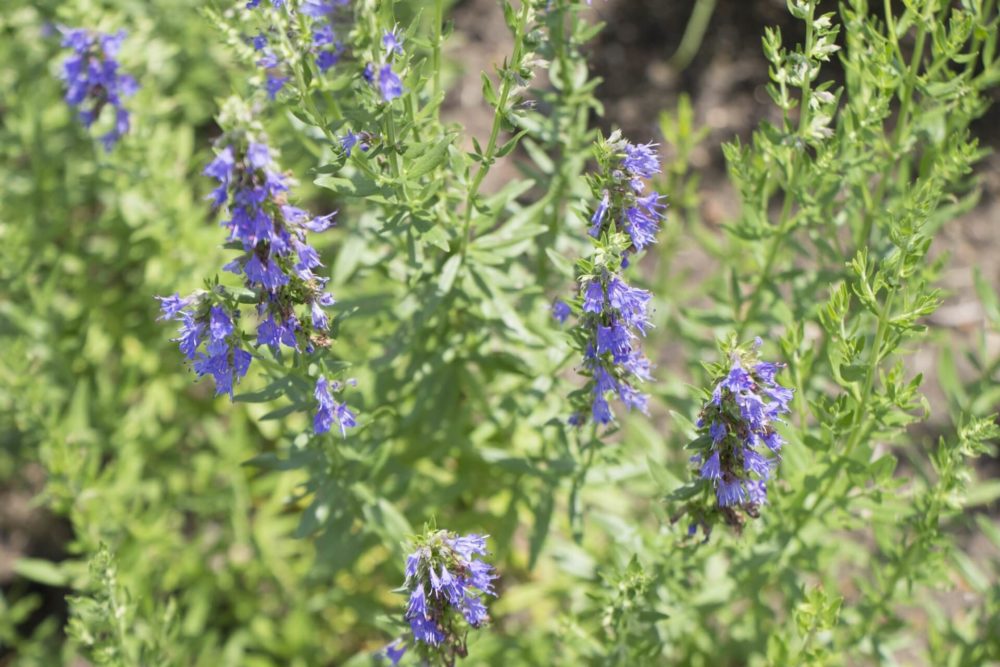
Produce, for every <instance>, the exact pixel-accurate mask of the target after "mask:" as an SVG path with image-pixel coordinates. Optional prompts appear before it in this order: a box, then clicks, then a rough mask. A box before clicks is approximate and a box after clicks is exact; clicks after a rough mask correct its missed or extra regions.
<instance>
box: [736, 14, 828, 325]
mask: <svg viewBox="0 0 1000 667" xmlns="http://www.w3.org/2000/svg"><path fill="white" fill-rule="evenodd" d="M814 11H815V6H814V5H812V4H810V5H809V14H808V16H806V18H805V22H806V41H805V49H804V53H805V57H806V59H807V60H809V61H810V62H811V60H810V57H811V54H812V50H813V41H814V39H815V35H814V34H813V13H814ZM782 85H784V83H782ZM811 91H812V79H811V78H810V77H809V75H808V74H807V75H806V77H805V81H804V82H803V84H802V95H801V96H800V99H799V108H800V111H799V124H798V127H797V128H796V134H797V135H799V136H801V135H802V133H803V131H804V130H805V128H806V127H808V123H809V96H810V94H811ZM792 161H793V162H794V161H795V158H794V156H793V157H792ZM792 167H793V168H792V169H790V170H789V174H788V178H787V179H786V183H785V185H784V188H785V197H784V203H783V204H782V207H781V217H780V218H779V219H778V231H777V233H776V234H775V235H774V236H773V237H772V238H771V243H770V245H769V246H768V249H767V256H766V258H765V260H764V266H763V268H762V269H761V271H760V274H759V278H758V279H757V283H756V286H755V287H754V290H753V295H752V296H751V297H750V306H749V307H748V308H747V314H746V316H745V317H743V318H742V319H741V320H740V325H739V327H738V328H737V330H736V336H737V338H738V339H742V338H743V335H744V334H745V333H746V328H747V326H748V325H749V324H750V323H751V322H753V320H754V318H756V317H757V312H758V310H759V309H760V306H761V298H762V295H763V287H764V285H766V284H767V282H768V281H769V280H770V279H771V271H772V270H773V269H774V263H775V261H776V260H777V258H778V250H779V249H780V248H781V245H782V243H783V242H784V240H785V236H787V235H788V233H789V232H790V228H791V225H790V224H789V221H788V216H789V215H790V213H791V210H792V196H791V194H790V193H789V190H790V189H791V187H792V183H791V179H792V178H794V174H795V169H794V164H793V165H792ZM765 192H766V189H765ZM767 199H768V198H767V197H766V196H765V197H764V201H763V203H762V206H763V207H764V210H765V213H766V211H767Z"/></svg>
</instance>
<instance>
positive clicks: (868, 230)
mask: <svg viewBox="0 0 1000 667" xmlns="http://www.w3.org/2000/svg"><path fill="white" fill-rule="evenodd" d="M889 5H890V2H889V0H885V12H886V29H887V30H888V32H889V38H890V40H891V41H892V44H893V47H894V50H895V51H896V53H897V55H898V57H899V61H900V63H902V62H903V54H902V51H901V50H900V48H899V40H898V38H897V36H896V26H895V22H894V20H893V17H892V8H891V7H890V6H889ZM926 39H927V34H926V31H925V30H924V28H923V26H921V27H919V28H918V29H917V39H916V43H915V44H914V46H913V53H912V54H911V56H910V62H909V65H908V66H907V68H906V74H905V76H906V81H904V82H903V93H902V95H901V97H900V100H899V113H898V114H897V115H896V127H895V128H894V129H893V131H892V136H891V137H890V139H889V147H888V148H889V155H890V157H891V158H892V159H893V160H895V161H896V162H898V163H900V165H901V166H900V168H901V169H902V168H903V167H904V166H905V163H904V162H903V161H902V160H901V159H900V157H901V156H897V155H896V153H897V152H898V151H899V143H900V141H901V140H902V138H903V133H904V130H905V129H906V128H907V127H908V126H909V122H910V107H911V106H912V104H913V89H914V87H915V86H916V80H917V70H918V69H919V68H920V63H921V61H922V60H923V53H924V42H925V41H926ZM889 182H890V178H889V177H888V176H887V175H886V176H885V177H883V178H882V179H880V180H879V184H878V189H877V190H876V192H875V197H874V199H871V200H870V201H871V206H869V207H868V210H866V211H865V218H864V225H863V226H862V229H861V235H860V236H859V237H858V239H857V243H856V244H855V245H856V246H857V247H858V248H861V247H864V246H866V245H868V242H869V240H870V239H871V234H872V228H873V226H874V224H875V208H876V207H877V208H879V209H880V210H881V209H882V208H884V207H883V206H882V200H883V199H884V198H885V194H886V190H887V189H888V187H889ZM866 200H867V198H866Z"/></svg>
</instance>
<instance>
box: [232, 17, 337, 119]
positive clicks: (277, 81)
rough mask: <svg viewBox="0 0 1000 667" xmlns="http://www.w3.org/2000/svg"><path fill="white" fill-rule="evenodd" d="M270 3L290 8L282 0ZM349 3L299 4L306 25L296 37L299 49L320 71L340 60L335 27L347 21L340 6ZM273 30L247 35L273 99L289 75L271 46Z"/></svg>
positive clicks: (296, 31) (274, 31)
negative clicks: (301, 33)
mask: <svg viewBox="0 0 1000 667" xmlns="http://www.w3.org/2000/svg"><path fill="white" fill-rule="evenodd" d="M271 4H272V6H273V7H274V8H275V9H287V10H288V12H293V10H292V8H291V7H290V6H288V5H286V3H285V2H284V0H271ZM349 4H350V0H304V2H302V3H301V5H300V6H299V9H298V13H299V14H301V15H302V17H304V19H303V20H304V21H305V22H306V26H307V27H306V28H305V30H306V36H304V37H303V38H302V39H301V40H299V41H301V42H302V45H301V49H302V52H304V53H309V54H311V55H312V57H313V59H314V60H315V62H316V66H317V67H318V68H319V70H320V71H321V72H326V71H327V70H329V69H330V68H331V67H333V66H334V65H336V64H337V63H338V62H340V59H341V57H342V55H343V53H344V43H343V41H342V40H340V39H339V38H338V37H337V32H336V30H335V27H336V26H338V24H341V25H342V24H346V23H347V22H348V21H347V19H346V18H345V17H344V16H343V8H345V7H347V6H348V5H349ZM246 6H247V9H256V8H257V7H259V6H260V0H252V1H251V2H248V3H247V5H246ZM292 25H293V26H296V25H297V24H295V23H293V24H292ZM275 33H276V29H275V28H273V27H272V28H269V29H268V31H267V33H265V32H260V33H258V34H257V35H256V36H255V37H253V38H251V39H250V43H251V44H253V48H254V50H255V51H257V52H259V53H260V54H261V55H260V58H259V59H258V60H257V65H258V67H261V68H262V69H264V71H265V73H266V84H265V87H266V89H267V94H268V97H270V98H271V99H272V100H273V99H274V98H275V97H276V96H277V94H278V93H279V92H280V91H281V89H282V88H284V86H285V84H286V83H287V82H288V81H289V79H290V78H291V77H289V76H288V75H287V69H288V68H287V66H286V64H285V63H283V62H282V61H281V59H280V58H279V57H278V55H277V53H276V52H275V50H274V49H273V48H272V46H271V43H270V41H271V39H272V36H271V35H274V34H275ZM298 33H299V31H298V30H294V31H293V32H292V33H291V34H298Z"/></svg>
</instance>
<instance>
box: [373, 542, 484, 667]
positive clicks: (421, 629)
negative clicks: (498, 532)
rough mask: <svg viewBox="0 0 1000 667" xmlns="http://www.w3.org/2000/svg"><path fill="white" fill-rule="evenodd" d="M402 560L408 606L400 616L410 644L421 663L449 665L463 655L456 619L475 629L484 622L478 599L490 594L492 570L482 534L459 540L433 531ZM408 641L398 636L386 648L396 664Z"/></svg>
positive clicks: (462, 635)
mask: <svg viewBox="0 0 1000 667" xmlns="http://www.w3.org/2000/svg"><path fill="white" fill-rule="evenodd" d="M413 546H414V551H413V553H411V554H410V555H409V556H408V557H407V559H406V582H405V584H404V588H405V590H406V591H407V592H408V593H409V596H410V598H409V603H408V605H407V608H406V613H405V614H404V616H405V618H406V621H407V622H408V623H409V624H410V630H411V632H412V634H413V641H412V646H413V647H414V648H415V650H416V651H417V652H419V654H420V656H421V657H422V659H423V660H424V662H425V663H427V662H429V661H430V660H431V659H432V658H434V659H436V661H440V662H441V663H443V664H446V665H453V664H454V663H455V660H456V659H458V658H462V657H465V656H466V655H467V654H468V651H467V649H466V643H465V641H466V634H467V631H463V630H462V628H461V626H462V621H464V622H465V624H466V625H468V626H469V627H472V628H476V629H478V628H480V627H482V626H483V625H484V624H485V623H486V622H487V621H489V614H488V613H487V611H486V605H485V604H484V603H483V596H484V595H492V596H494V597H495V596H496V591H495V590H494V588H493V580H494V579H496V574H494V569H493V566H492V565H490V564H489V563H486V562H485V561H483V560H480V559H479V558H478V557H479V556H487V555H489V552H488V551H487V550H486V536H484V535H466V536H460V535H458V534H457V533H453V532H450V531H446V530H436V531H432V532H430V533H427V534H425V535H423V536H421V537H419V538H417V539H416V541H415V543H414V545H413ZM410 645H411V643H410V642H407V641H406V640H405V639H403V638H400V639H397V640H396V641H394V642H393V643H392V644H390V645H389V646H388V647H386V649H385V651H386V655H387V656H388V657H389V659H390V660H391V661H392V664H393V665H395V664H398V663H399V661H400V659H401V658H402V656H403V654H404V653H406V651H407V649H408V648H409V647H410Z"/></svg>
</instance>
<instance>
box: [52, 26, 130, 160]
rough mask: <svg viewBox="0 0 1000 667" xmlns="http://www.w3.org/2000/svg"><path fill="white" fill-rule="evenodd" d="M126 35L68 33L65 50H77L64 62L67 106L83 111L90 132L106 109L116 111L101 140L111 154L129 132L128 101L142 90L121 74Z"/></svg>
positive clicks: (118, 33)
mask: <svg viewBox="0 0 1000 667" xmlns="http://www.w3.org/2000/svg"><path fill="white" fill-rule="evenodd" d="M124 39H125V31H124V30H119V31H118V32H116V33H114V34H113V35H108V34H105V33H101V32H95V31H92V30H85V29H71V30H65V31H64V35H63V41H62V45H63V46H68V47H70V48H72V49H73V55H71V56H69V57H68V58H66V60H65V61H64V62H63V71H62V78H63V81H65V83H66V96H65V99H66V102H67V104H69V105H70V106H73V107H79V109H80V114H79V115H80V121H81V122H82V123H83V124H84V126H85V127H87V128H89V127H90V126H91V125H93V124H94V122H96V121H97V119H98V117H99V116H100V115H101V111H102V110H103V109H104V107H105V106H107V105H109V104H110V105H111V107H112V108H113V109H114V124H113V125H112V128H111V130H110V131H109V132H107V133H106V134H105V135H104V136H102V137H101V142H102V143H103V144H104V149H105V150H106V151H110V150H111V149H112V148H113V147H114V145H115V143H117V142H118V140H119V139H120V138H121V137H122V136H124V135H125V133H126V132H128V130H129V112H128V110H127V109H126V108H125V103H124V99H125V98H126V97H130V96H131V95H133V94H134V93H135V91H136V90H138V89H139V85H138V84H137V83H136V81H135V79H134V78H132V77H131V76H130V75H128V74H122V73H121V72H119V71H118V68H119V63H118V60H117V56H118V51H119V50H120V49H121V45H122V42H123V41H124Z"/></svg>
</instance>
